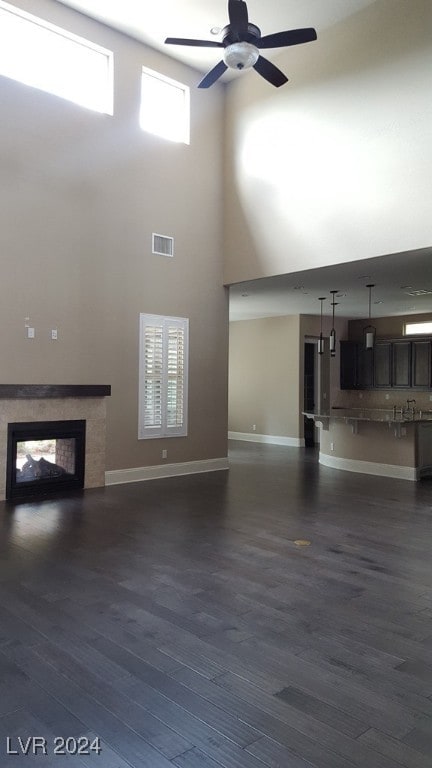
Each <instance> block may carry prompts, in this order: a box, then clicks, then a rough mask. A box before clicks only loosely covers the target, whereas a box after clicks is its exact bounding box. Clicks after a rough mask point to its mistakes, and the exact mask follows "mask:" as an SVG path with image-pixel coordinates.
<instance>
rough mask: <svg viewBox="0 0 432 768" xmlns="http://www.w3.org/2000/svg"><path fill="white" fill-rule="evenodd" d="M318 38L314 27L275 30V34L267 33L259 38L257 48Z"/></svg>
mask: <svg viewBox="0 0 432 768" xmlns="http://www.w3.org/2000/svg"><path fill="white" fill-rule="evenodd" d="M316 39H317V33H316V30H315V29H314V28H313V27H306V28H305V29H290V30H288V31H287V32H275V34H274V35H265V36H264V37H261V38H259V39H258V40H257V42H256V43H255V45H256V46H257V48H283V47H285V46H286V45H299V44H300V43H310V42H312V40H316Z"/></svg>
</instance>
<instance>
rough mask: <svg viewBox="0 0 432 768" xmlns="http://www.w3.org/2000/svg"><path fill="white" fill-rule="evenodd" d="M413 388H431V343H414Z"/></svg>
mask: <svg viewBox="0 0 432 768" xmlns="http://www.w3.org/2000/svg"><path fill="white" fill-rule="evenodd" d="M411 384H412V386H413V387H424V388H430V386H431V342H430V341H413V342H412V382H411Z"/></svg>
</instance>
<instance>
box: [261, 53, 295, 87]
mask: <svg viewBox="0 0 432 768" xmlns="http://www.w3.org/2000/svg"><path fill="white" fill-rule="evenodd" d="M254 69H256V71H257V72H258V73H259V74H260V75H261V77H264V79H265V80H268V82H269V83H271V84H272V85H274V86H275V88H279V87H280V86H281V85H283V84H284V83H287V82H288V78H287V77H286V76H285V75H284V73H283V72H281V71H280V69H278V68H277V67H275V65H274V64H272V63H271V61H268V59H265V58H264V56H259V57H258V61H257V62H256V63H255V64H254Z"/></svg>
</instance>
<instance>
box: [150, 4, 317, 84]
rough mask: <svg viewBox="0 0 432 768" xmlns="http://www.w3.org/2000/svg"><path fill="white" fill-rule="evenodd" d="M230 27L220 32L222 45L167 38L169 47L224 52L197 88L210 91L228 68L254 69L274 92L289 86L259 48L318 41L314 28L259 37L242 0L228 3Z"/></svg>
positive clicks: (180, 38)
mask: <svg viewBox="0 0 432 768" xmlns="http://www.w3.org/2000/svg"><path fill="white" fill-rule="evenodd" d="M228 17H229V24H228V25H227V26H226V27H224V28H223V30H222V37H223V39H222V42H217V41H216V40H189V39H187V38H182V37H167V39H166V40H165V43H168V44H170V45H194V46H202V47H204V48H223V49H224V52H223V59H222V60H221V61H220V62H219V63H218V64H216V66H215V67H213V69H211V70H210V72H208V73H207V75H206V76H205V77H204V78H203V80H201V82H200V83H199V85H198V88H209V87H210V86H211V85H213V83H215V82H216V80H218V79H219V78H220V77H221V75H223V73H224V72H225V71H226V70H227V69H228V67H229V68H231V69H239V70H241V69H250V67H253V68H254V69H255V70H256V71H257V72H258V74H260V75H261V77H264V78H265V80H268V82H269V83H271V84H272V85H274V86H275V87H276V88H279V86H281V85H283V84H284V83H287V82H288V78H287V77H286V76H285V75H284V73H283V72H281V70H280V69H278V68H277V67H275V65H274V64H272V63H271V61H268V59H265V58H264V56H261V55H260V49H262V48H284V47H285V46H288V45H299V44H300V43H309V42H311V41H312V40H316V39H317V33H316V31H315V29H313V27H307V28H305V29H291V30H289V31H287V32H276V33H275V34H273V35H265V36H264V37H261V30H260V29H259V27H257V26H256V25H255V24H250V23H249V17H248V10H247V5H246V3H245V2H244V1H243V0H228Z"/></svg>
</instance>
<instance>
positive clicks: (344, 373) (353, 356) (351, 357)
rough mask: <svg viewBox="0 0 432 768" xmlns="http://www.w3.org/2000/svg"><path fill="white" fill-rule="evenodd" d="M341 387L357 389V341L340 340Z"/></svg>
mask: <svg viewBox="0 0 432 768" xmlns="http://www.w3.org/2000/svg"><path fill="white" fill-rule="evenodd" d="M340 388H341V389H357V342H356V341H341V342H340Z"/></svg>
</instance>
